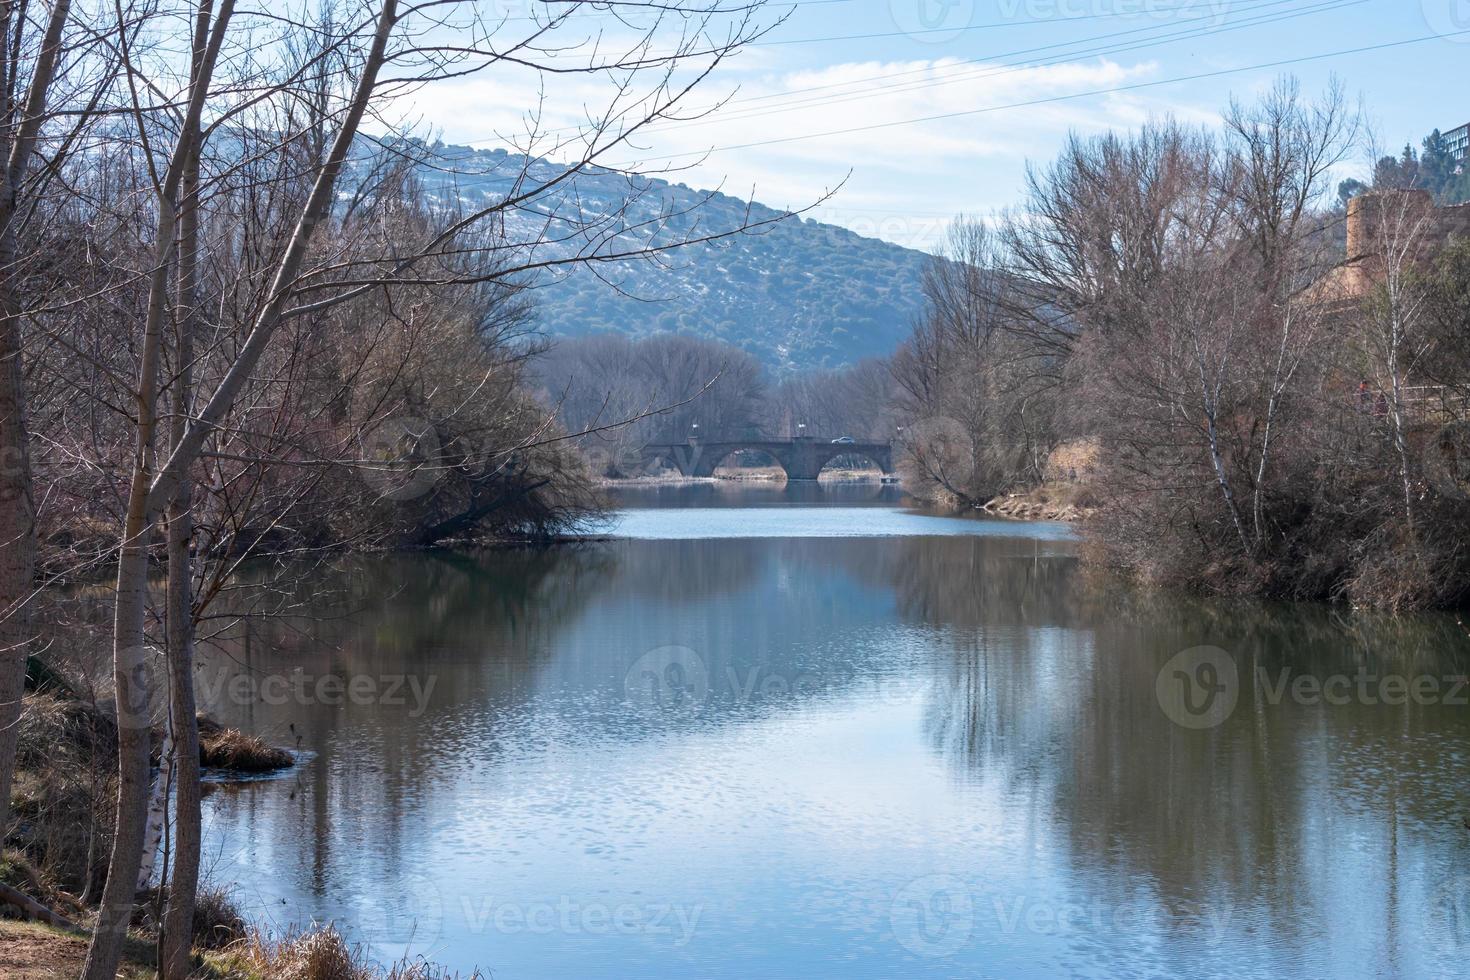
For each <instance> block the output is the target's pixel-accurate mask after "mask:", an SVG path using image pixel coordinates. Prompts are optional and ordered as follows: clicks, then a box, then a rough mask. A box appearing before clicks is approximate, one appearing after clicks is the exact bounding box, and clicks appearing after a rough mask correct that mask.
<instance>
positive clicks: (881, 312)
mask: <svg viewBox="0 0 1470 980" xmlns="http://www.w3.org/2000/svg"><path fill="white" fill-rule="evenodd" d="M435 153H436V157H437V162H438V165H439V166H438V167H437V168H434V169H433V170H432V171H428V168H426V171H428V172H427V173H426V176H425V183H426V184H428V185H431V187H433V188H434V189H435V190H436V191H437V192H439V193H446V194H449V193H452V194H453V195H456V196H457V197H458V199H459V203H460V204H461V205H462V206H465V207H475V206H484V204H485V203H488V202H490V201H493V200H495V199H500V198H503V197H504V196H506V195H507V194H510V193H513V191H514V188H515V186H516V181H517V179H518V178H519V177H520V176H521V174H522V171H523V170H526V171H527V172H529V173H530V174H531V175H532V177H533V178H534V179H535V180H536V181H538V182H541V181H546V180H548V179H552V178H554V177H556V176H557V175H558V174H561V173H564V169H563V168H561V167H560V166H559V165H558V164H555V163H551V162H548V161H545V160H532V161H530V162H529V163H528V162H527V161H526V159H525V158H524V157H521V156H518V155H516V154H510V153H507V152H506V151H504V150H474V149H470V148H467V147H454V146H439V147H436V148H435ZM445 172H452V173H454V177H453V186H452V189H451V188H450V187H448V186H447V185H446V184H445V183H444V182H443V178H442V177H438V178H436V177H435V176H434V174H435V173H438V174H443V173H445ZM436 181H437V183H436ZM629 202H631V203H629ZM573 209H575V213H577V214H580V215H581V216H583V218H584V219H585V218H587V217H592V218H594V219H597V218H607V219H608V221H609V226H610V227H611V226H613V225H615V229H614V233H612V234H610V235H608V236H606V240H605V241H601V242H599V244H598V245H597V248H598V249H599V250H600V252H601V254H607V253H608V252H612V251H616V250H620V249H622V250H626V248H628V247H631V246H632V245H633V244H635V243H637V242H646V241H648V240H650V237H651V238H652V240H653V241H655V242H664V241H670V240H675V239H679V238H688V237H698V236H706V235H709V234H712V233H718V232H724V231H728V230H731V229H735V228H738V227H740V226H741V223H742V222H755V223H759V222H764V221H769V220H771V219H774V218H776V217H778V216H779V215H780V213H781V212H779V211H776V210H773V209H771V208H767V207H765V206H763V205H759V204H748V203H747V202H746V201H743V200H741V199H739V198H736V197H731V196H729V195H726V194H722V193H718V192H709V191H699V190H695V189H691V188H689V187H686V186H685V185H683V184H674V183H669V182H667V181H664V180H658V179H654V178H648V177H641V176H638V175H629V174H624V173H619V172H617V171H611V170H602V169H595V170H590V171H587V172H585V173H582V174H578V175H576V176H575V177H574V178H572V179H571V180H569V181H568V182H567V184H566V185H565V189H564V190H563V191H560V192H559V194H558V196H557V198H556V200H555V201H551V202H549V203H548V202H547V201H545V200H544V199H543V201H542V202H541V203H540V204H539V205H538V206H537V207H536V208H535V209H534V210H527V211H519V212H517V213H516V214H515V215H513V216H512V217H510V218H509V219H508V220H507V224H508V225H520V226H521V227H519V228H515V229H513V232H512V234H513V235H514V237H516V238H518V239H519V240H526V236H527V235H529V236H530V237H535V236H536V234H537V233H539V232H540V230H541V229H543V228H547V227H549V228H551V229H552V231H551V234H550V237H551V238H552V239H557V238H559V237H561V236H559V235H558V234H557V231H556V228H557V227H558V226H557V225H556V222H555V217H556V215H557V213H560V214H562V215H567V214H571V213H573ZM579 224H580V223H579ZM561 227H564V228H570V227H572V225H571V224H569V223H567V224H563V225H562V226H561ZM517 233H520V234H517ZM590 245H591V243H590V242H589V241H587V240H586V238H585V236H579V235H570V236H569V240H566V241H554V242H552V243H551V244H548V245H545V246H540V248H541V250H542V253H543V255H547V254H549V255H565V254H570V253H572V252H573V251H576V250H578V249H583V250H584V251H585V250H586V249H587V248H588V247H589V246H590ZM926 261H927V256H926V255H925V253H923V252H918V251H915V250H913V249H907V248H903V247H901V246H898V245H893V244H890V243H888V242H884V241H881V240H878V239H874V238H864V237H862V236H861V235H857V234H854V233H853V232H850V231H848V230H847V229H845V228H839V227H837V226H835V225H829V224H823V223H821V222H818V221H813V220H809V219H803V218H799V217H789V218H786V219H784V220H781V221H778V222H776V223H774V224H769V225H766V226H765V227H763V228H762V229H761V230H760V231H758V232H754V233H747V234H740V235H735V236H732V237H729V238H725V239H722V240H720V241H717V242H710V243H703V244H694V245H689V246H686V247H681V248H679V249H676V250H674V251H671V252H668V253H665V254H664V255H663V256H662V257H661V258H660V259H659V260H658V261H657V262H654V261H649V260H647V259H639V260H633V261H621V262H607V263H598V264H596V265H595V266H592V267H586V266H577V267H575V268H574V269H573V271H571V272H570V273H569V274H560V275H557V274H548V275H543V277H542V278H541V279H540V280H538V281H537V287H536V289H535V292H534V296H533V301H534V304H535V306H536V309H537V313H538V316H539V318H540V326H541V329H542V330H543V331H544V332H545V333H547V334H548V335H550V336H552V337H556V336H564V337H574V336H582V335H585V334H589V333H597V332H601V331H618V332H621V333H625V334H629V335H631V336H643V335H646V334H650V333H655V332H658V331H670V332H680V333H688V334H694V335H697V336H702V337H712V338H715V339H718V340H722V341H725V342H727V343H730V344H733V345H735V346H737V347H740V348H743V349H744V350H747V351H749V352H750V353H752V354H754V355H755V356H757V357H758V358H760V360H761V361H762V362H764V363H765V364H767V365H768V366H770V367H771V368H773V369H775V370H776V371H777V372H778V373H781V372H788V371H794V370H806V369H812V368H830V367H839V366H842V365H844V364H851V363H853V362H855V361H858V360H860V359H862V358H865V357H874V356H883V355H887V354H890V353H892V352H893V350H894V348H895V347H897V345H898V343H899V342H900V341H901V340H902V339H903V338H904V337H905V336H906V335H907V333H908V331H909V327H910V325H911V323H912V321H913V318H914V317H915V316H916V315H917V314H918V313H919V310H920V307H921V303H922V300H921V296H920V279H921V274H922V271H923V268H924V264H925V262H926Z"/></svg>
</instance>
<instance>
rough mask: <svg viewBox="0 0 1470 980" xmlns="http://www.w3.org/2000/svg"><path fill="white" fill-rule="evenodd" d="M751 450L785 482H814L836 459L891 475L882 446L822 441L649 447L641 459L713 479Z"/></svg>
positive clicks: (888, 448) (887, 447) (889, 450)
mask: <svg viewBox="0 0 1470 980" xmlns="http://www.w3.org/2000/svg"><path fill="white" fill-rule="evenodd" d="M747 449H753V450H758V451H759V452H763V453H765V454H766V455H768V456H770V457H771V458H772V459H774V460H775V461H776V462H777V463H779V464H780V466H781V468H782V469H783V470H785V471H786V479H788V480H815V479H816V478H817V476H818V474H820V473H821V472H822V467H824V466H826V465H827V464H828V463H830V462H832V460H834V459H836V458H837V457H839V456H865V457H867V458H868V459H870V460H872V461H873V463H874V464H875V465H876V466H877V467H878V469H880V470H882V471H883V472H884V473H885V474H891V473H893V447H892V445H891V444H890V443H886V442H828V441H826V440H822V439H811V438H803V439H737V440H729V441H718V442H703V441H701V440H697V439H690V440H689V441H687V442H675V443H650V444H649V445H647V446H644V447H643V457H644V460H645V461H646V462H649V463H652V462H654V461H655V460H659V459H662V460H664V461H665V462H667V463H669V464H670V465H672V466H674V467H675V468H676V469H677V470H678V471H679V472H680V473H681V474H683V475H684V476H713V475H714V472H715V468H716V467H718V466H719V465H720V464H721V463H723V462H724V461H725V458H726V457H727V456H729V455H730V454H731V453H738V452H740V451H742V450H747Z"/></svg>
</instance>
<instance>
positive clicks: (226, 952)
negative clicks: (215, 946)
mask: <svg viewBox="0 0 1470 980" xmlns="http://www.w3.org/2000/svg"><path fill="white" fill-rule="evenodd" d="M204 961H205V965H206V966H207V967H208V969H209V970H210V974H211V975H212V976H213V977H216V978H219V980H267V978H269V980H452V978H453V977H454V976H455V975H454V974H450V973H446V972H445V971H443V970H441V969H440V968H438V967H436V966H434V965H432V964H430V963H426V962H424V961H422V960H413V961H405V962H402V963H397V964H394V965H393V966H390V967H386V968H383V967H378V966H374V965H373V964H372V963H370V962H369V961H368V959H367V956H366V954H365V953H364V951H363V950H362V949H360V948H353V947H351V946H349V945H348V944H347V941H346V940H345V939H343V938H342V935H341V933H339V932H337V930H336V929H334V928H333V927H332V926H326V927H325V928H322V929H317V930H315V931H313V932H307V933H302V934H300V935H294V936H287V937H286V938H284V939H281V940H279V941H276V940H272V939H270V938H268V937H266V936H264V935H262V934H261V933H258V932H252V933H250V934H249V935H247V936H246V937H245V938H244V939H242V940H240V941H239V942H236V943H232V944H231V945H229V946H227V947H226V948H224V949H222V950H220V951H218V952H215V953H209V954H206V956H205V958H204ZM478 977H479V974H478V973H476V974H472V975H471V976H470V977H467V978H465V980H477V978H478Z"/></svg>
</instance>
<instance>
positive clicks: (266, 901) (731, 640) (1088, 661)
mask: <svg viewBox="0 0 1470 980" xmlns="http://www.w3.org/2000/svg"><path fill="white" fill-rule="evenodd" d="M623 504H624V508H625V509H624V510H623V511H622V512H621V514H620V515H619V519H618V522H617V524H616V526H614V527H612V528H610V529H609V535H610V536H609V537H608V538H606V539H600V540H595V541H590V542H588V543H585V544H579V545H574V546H568V547H560V548H557V549H553V550H549V551H547V550H542V551H532V550H524V551H521V550H510V551H491V552H485V553H476V554H434V555H411V556H400V557H391V558H383V557H381V556H374V557H362V558H354V559H352V560H348V561H343V562H338V563H335V564H334V565H333V566H332V567H330V568H320V569H313V570H311V571H310V572H309V573H307V574H297V575H296V576H294V579H293V580H292V582H291V584H290V585H289V586H287V587H284V588H285V590H286V591H287V592H289V593H291V594H290V595H285V594H282V592H281V588H282V587H280V586H279V585H278V586H277V587H275V588H266V587H265V586H264V585H262V586H261V587H260V588H259V590H258V591H257V592H255V593H253V597H254V599H255V601H256V603H257V609H267V608H276V609H279V610H280V611H281V612H280V614H279V615H274V616H270V617H263V618H260V619H257V620H254V621H252V622H251V623H250V624H249V626H248V628H244V629H242V630H241V631H239V632H237V633H236V634H235V635H233V636H231V637H229V638H227V639H226V640H224V641H223V642H222V643H221V644H219V645H218V646H217V647H216V648H214V649H213V650H212V651H211V652H208V653H206V654H205V655H204V656H205V660H204V663H202V665H201V668H200V675H199V685H200V689H201V692H202V698H203V700H204V702H205V705H204V707H205V708H206V710H208V711H209V712H210V713H211V714H213V715H215V716H217V717H219V718H220V719H222V720H225V721H227V722H230V723H233V724H237V725H240V726H242V727H245V728H246V729H248V730H252V731H256V732H259V733H262V734H264V735H266V736H267V737H269V738H270V739H271V740H273V741H276V742H279V743H281V744H286V745H291V746H295V747H297V748H299V749H300V750H301V751H302V753H303V762H302V764H301V765H300V766H298V767H297V768H296V769H294V770H292V771H291V772H289V773H288V774H287V775H285V776H284V777H281V778H275V779H270V780H263V781H259V782H252V783H245V784H239V785H230V786H220V787H218V788H216V789H215V790H214V792H212V793H211V794H210V795H209V796H208V797H207V799H206V804H205V807H206V813H205V824H206V847H205V858H204V861H205V865H206V869H207V872H208V874H209V876H210V878H211V879H212V880H214V881H215V882H217V883H228V884H232V887H233V891H234V893H235V896H236V898H237V899H238V900H239V902H240V904H241V905H242V906H243V907H244V909H245V910H246V911H247V912H248V913H249V914H250V915H252V916H254V917H255V918H256V920H257V921H258V922H261V923H263V924H268V925H270V926H273V927H275V928H277V929H287V928H290V927H292V926H293V925H294V926H302V925H305V924H307V923H310V922H312V921H316V922H326V921H331V922H334V923H336V924H337V926H338V927H339V928H340V929H341V930H342V931H343V932H344V933H345V934H346V935H347V936H348V937H349V938H350V939H352V940H353V941H354V942H358V943H362V944H363V945H364V948H365V949H367V950H368V951H369V952H370V954H371V955H372V956H374V957H375V958H377V959H379V960H383V961H387V960H391V959H394V958H396V957H399V956H402V955H425V956H427V957H429V958H430V959H432V960H434V961H436V962H438V963H441V964H443V965H446V966H449V967H453V968H456V969H459V970H463V971H467V970H469V969H470V968H473V967H479V968H480V969H481V970H483V971H485V972H486V973H487V974H493V976H494V977H495V978H497V980H521V978H552V977H554V978H558V980H567V978H594V977H609V978H612V977H617V978H657V977H671V978H672V977H680V978H682V977H691V978H692V977H731V978H736V977H738V978H742V980H748V978H765V977H773V978H786V977H790V978H802V980H809V978H816V977H826V976H834V977H852V978H863V977H875V978H876V977H1003V978H1018V977H1021V978H1024V977H1057V976H1084V977H1142V976H1198V977H1209V976H1220V977H1227V976H1228V977H1272V978H1275V977H1286V976H1303V977H1305V976H1310V977H1362V976H1380V977H1405V978H1420V977H1436V976H1463V975H1464V972H1463V971H1464V969H1465V963H1466V962H1470V960H1467V957H1470V823H1467V822H1466V817H1467V815H1470V800H1467V794H1470V707H1466V700H1467V699H1470V689H1466V688H1465V687H1464V684H1463V678H1464V676H1465V674H1466V672H1467V665H1470V655H1467V650H1470V641H1467V639H1466V635H1465V633H1464V632H1463V631H1462V630H1461V629H1460V628H1459V627H1458V625H1457V624H1456V623H1455V622H1454V620H1453V619H1451V618H1448V617H1437V616H1421V617H1415V618H1412V619H1403V620H1391V619H1387V618H1380V617H1364V616H1361V615H1351V614H1348V613H1346V612H1345V611H1343V610H1334V609H1330V608H1327V607H1319V606H1291V605H1272V604H1264V603H1255V602H1252V603H1244V602H1222V601H1202V600H1196V599H1191V598H1185V597H1179V596H1166V595H1162V594H1157V593H1150V592H1148V591H1144V590H1141V589H1137V588H1130V587H1124V586H1121V585H1118V584H1116V583H1110V582H1107V581H1100V580H1098V579H1096V577H1094V576H1091V575H1085V574H1084V572H1083V570H1082V569H1080V568H1079V564H1078V560H1077V549H1078V544H1077V542H1076V540H1075V538H1074V536H1073V535H1072V534H1071V532H1070V531H1069V529H1068V528H1066V527H1064V526H1062V525H1056V524H1023V523H1014V522H1004V521H995V520H980V519H967V518H956V517H945V516H939V515H931V514H924V513H921V512H917V511H913V510H909V509H906V508H905V507H904V506H903V503H902V501H901V500H900V499H899V498H898V494H897V491H896V490H895V489H893V488H887V487H885V488H879V487H878V486H877V485H872V484H870V485H852V486H823V487H816V486H806V487H800V488H798V487H793V488H792V489H791V490H789V491H788V490H785V489H781V488H764V487H748V486H747V487H723V486H710V485H701V486H694V487H681V488H663V489H660V490H650V491H641V492H631V491H630V492H629V493H627V494H625V495H624V499H623ZM244 594H247V595H248V594H251V593H244ZM302 601H304V602H307V603H309V604H310V607H311V608H310V611H309V612H302V611H301V609H300V608H298V606H297V605H296V603H297V602H302Z"/></svg>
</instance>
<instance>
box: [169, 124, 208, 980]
mask: <svg viewBox="0 0 1470 980" xmlns="http://www.w3.org/2000/svg"><path fill="white" fill-rule="evenodd" d="M198 143H199V140H198V139H196V140H195V144H196V151H195V153H194V154H193V155H192V156H191V158H190V159H189V163H188V166H187V167H186V169H185V172H184V183H183V200H182V208H181V211H180V214H179V297H178V314H177V316H176V322H177V329H178V342H177V344H176V349H177V351H178V363H179V367H178V373H179V376H178V381H177V385H178V388H177V394H176V396H175V398H174V418H173V430H172V433H171V435H170V440H169V441H170V442H171V443H172V444H173V445H174V446H177V445H178V444H179V440H180V439H182V438H183V434H184V427H185V426H186V425H187V419H188V416H189V413H190V412H191V411H192V407H193V371H192V368H191V362H192V361H193V358H194V333H195V329H196V327H197V316H196V310H197V309H198V305H197V304H198V290H197V276H198V255H199V153H198V150H197V145H198ZM193 503H194V502H193V484H192V483H191V482H190V481H189V480H187V479H186V480H184V481H183V482H182V483H180V485H179V492H178V494H177V495H176V496H175V497H174V499H173V501H172V502H171V503H170V504H169V509H168V595H167V597H166V599H165V606H166V612H165V617H164V618H165V620H166V624H167V630H168V664H169V688H170V703H169V725H170V726H171V728H170V730H171V731H172V733H173V741H174V745H175V747H176V748H177V762H176V763H175V767H174V776H175V778H174V783H175V789H174V811H173V813H174V838H173V844H174V846H173V868H172V870H171V873H170V875H169V891H168V908H167V909H166V910H165V911H164V917H163V934H162V935H161V936H160V937H159V938H160V943H159V959H158V966H159V969H158V972H159V975H160V976H161V977H162V980H185V978H186V977H187V976H188V975H189V948H190V939H191V937H192V936H193V932H194V900H195V892H196V890H197V889H198V887H199V853H200V847H201V840H202V835H201V829H200V813H199V798H200V786H199V721H198V717H197V715H196V713H195V712H196V708H195V703H194V597H193V591H192V585H193V575H194V565H193V558H192V553H191V543H192V539H193V536H194V513H193V511H194V508H193Z"/></svg>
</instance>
